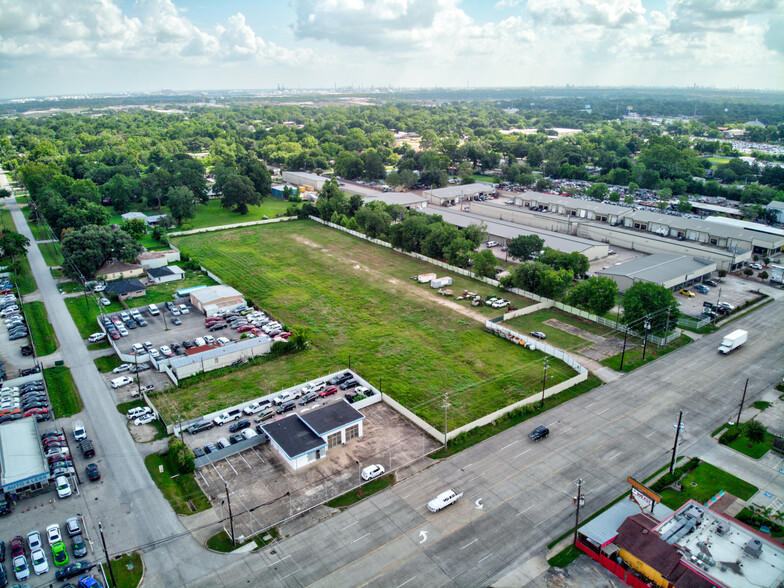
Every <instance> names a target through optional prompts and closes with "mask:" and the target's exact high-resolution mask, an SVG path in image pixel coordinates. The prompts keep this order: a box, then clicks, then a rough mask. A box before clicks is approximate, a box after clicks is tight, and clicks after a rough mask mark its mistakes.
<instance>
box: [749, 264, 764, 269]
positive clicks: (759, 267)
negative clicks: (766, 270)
mask: <svg viewBox="0 0 784 588" xmlns="http://www.w3.org/2000/svg"><path fill="white" fill-rule="evenodd" d="M749 267H750V268H751V269H753V270H761V269H762V266H761V265H760V264H758V263H750V264H749Z"/></svg>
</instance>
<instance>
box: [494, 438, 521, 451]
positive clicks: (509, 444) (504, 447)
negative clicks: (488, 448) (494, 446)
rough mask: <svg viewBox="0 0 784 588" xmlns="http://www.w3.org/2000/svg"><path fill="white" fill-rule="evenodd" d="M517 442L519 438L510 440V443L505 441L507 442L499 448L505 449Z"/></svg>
mask: <svg viewBox="0 0 784 588" xmlns="http://www.w3.org/2000/svg"><path fill="white" fill-rule="evenodd" d="M519 442H520V439H517V440H516V441H512V442H511V443H507V444H506V445H504V446H503V447H502V448H501V449H506V448H507V447H511V446H512V445H514V444H515V443H519ZM499 451H500V450H499Z"/></svg>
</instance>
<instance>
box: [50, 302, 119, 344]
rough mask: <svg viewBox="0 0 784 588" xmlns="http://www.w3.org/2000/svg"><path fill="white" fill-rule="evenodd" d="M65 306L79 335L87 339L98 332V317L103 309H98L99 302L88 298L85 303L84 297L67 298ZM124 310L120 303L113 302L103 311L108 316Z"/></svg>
mask: <svg viewBox="0 0 784 588" xmlns="http://www.w3.org/2000/svg"><path fill="white" fill-rule="evenodd" d="M65 305H66V306H67V307H68V312H70V313H71V317H72V318H73V320H74V323H76V328H77V329H79V334H81V336H82V337H84V338H85V339H87V337H89V336H90V335H91V334H93V333H95V332H97V331H98V330H99V329H98V323H97V322H96V320H97V318H98V315H100V314H101V309H100V308H99V307H98V302H97V301H96V300H95V299H94V298H93V297H92V296H88V297H87V302H85V299H84V296H79V297H78V298H66V299H65ZM121 310H124V309H123V307H122V305H121V304H120V303H119V302H112V303H111V304H110V305H109V306H104V307H103V311H104V313H106V314H109V313H111V312H120V311H121Z"/></svg>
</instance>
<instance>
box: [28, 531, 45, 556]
mask: <svg viewBox="0 0 784 588" xmlns="http://www.w3.org/2000/svg"><path fill="white" fill-rule="evenodd" d="M27 544H28V545H29V546H30V551H34V550H36V549H40V548H41V545H43V543H42V542H41V533H39V532H38V531H30V532H29V533H28V534H27Z"/></svg>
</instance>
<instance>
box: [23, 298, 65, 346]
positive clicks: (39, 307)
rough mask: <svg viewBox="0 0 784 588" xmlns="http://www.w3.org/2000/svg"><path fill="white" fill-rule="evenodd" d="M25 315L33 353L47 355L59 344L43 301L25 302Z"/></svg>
mask: <svg viewBox="0 0 784 588" xmlns="http://www.w3.org/2000/svg"><path fill="white" fill-rule="evenodd" d="M25 315H26V316H27V326H28V327H30V335H31V336H32V338H33V345H34V346H35V354H36V355H37V356H38V357H42V356H44V355H49V354H50V353H54V351H55V350H56V349H57V348H58V347H59V346H60V344H59V343H58V342H57V337H56V336H55V334H54V329H53V328H52V324H51V323H50V322H49V315H48V314H46V308H45V307H44V303H43V302H28V303H27V304H25Z"/></svg>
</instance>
